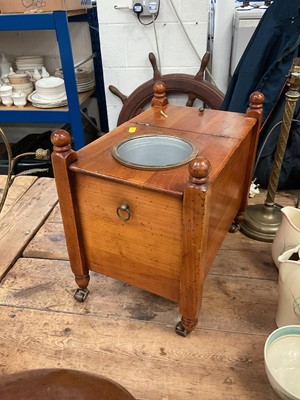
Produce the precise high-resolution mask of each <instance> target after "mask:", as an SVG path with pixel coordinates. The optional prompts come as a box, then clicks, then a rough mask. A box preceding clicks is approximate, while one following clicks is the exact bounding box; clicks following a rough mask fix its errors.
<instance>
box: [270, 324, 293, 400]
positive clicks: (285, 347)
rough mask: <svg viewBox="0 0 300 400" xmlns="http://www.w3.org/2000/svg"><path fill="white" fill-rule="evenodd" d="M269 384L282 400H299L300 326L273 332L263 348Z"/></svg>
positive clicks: (290, 326)
mask: <svg viewBox="0 0 300 400" xmlns="http://www.w3.org/2000/svg"><path fill="white" fill-rule="evenodd" d="M264 359H265V369H266V373H267V376H268V379H269V382H270V384H271V386H272V387H273V389H274V390H275V391H276V392H277V394H278V395H279V396H280V397H281V398H282V399H284V400H300V325H287V326H283V327H281V328H278V329H276V330H275V331H273V332H272V333H271V334H270V335H269V337H268V339H267V340H266V343H265V347H264Z"/></svg>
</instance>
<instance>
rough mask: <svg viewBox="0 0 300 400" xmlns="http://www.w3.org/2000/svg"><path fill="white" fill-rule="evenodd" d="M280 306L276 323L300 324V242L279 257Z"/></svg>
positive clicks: (279, 325)
mask: <svg viewBox="0 0 300 400" xmlns="http://www.w3.org/2000/svg"><path fill="white" fill-rule="evenodd" d="M278 261H279V279H278V306H277V313H276V324H277V326H278V327H281V326H285V325H300V244H299V245H297V246H296V247H294V248H292V249H289V250H287V251H285V252H284V253H283V254H282V255H281V256H279V257H278Z"/></svg>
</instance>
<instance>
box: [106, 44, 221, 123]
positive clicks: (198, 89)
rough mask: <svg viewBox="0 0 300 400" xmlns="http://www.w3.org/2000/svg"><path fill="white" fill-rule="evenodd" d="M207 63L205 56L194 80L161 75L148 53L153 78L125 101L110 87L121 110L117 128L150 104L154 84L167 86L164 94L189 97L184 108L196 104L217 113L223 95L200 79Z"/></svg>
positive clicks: (152, 57) (172, 75) (184, 75)
mask: <svg viewBox="0 0 300 400" xmlns="http://www.w3.org/2000/svg"><path fill="white" fill-rule="evenodd" d="M209 59H210V53H208V52H206V53H205V54H204V56H203V58H202V62H201V65H200V69H199V71H198V72H197V74H196V75H195V76H193V75H189V74H167V75H161V73H160V72H159V69H158V67H157V62H156V58H155V55H154V54H153V53H149V60H150V63H151V65H152V68H153V78H152V79H150V80H149V81H147V82H145V83H143V84H142V85H140V86H139V87H137V88H136V89H135V90H134V91H133V92H132V93H131V94H130V95H129V96H128V97H127V96H125V95H124V94H122V93H121V92H120V91H119V90H118V89H117V88H116V87H115V86H113V85H110V86H109V90H110V91H111V92H112V93H113V94H115V95H116V96H118V97H119V98H120V99H121V101H122V103H123V107H122V109H121V111H120V114H119V118H118V122H117V124H118V125H121V124H122V123H123V122H125V121H128V120H129V119H130V118H133V117H135V116H136V115H138V114H140V113H141V112H142V111H143V110H144V107H146V105H147V104H149V103H150V102H151V99H152V97H153V86H154V83H155V82H157V81H162V82H163V83H164V84H165V85H166V92H167V94H168V95H169V94H186V95H187V96H188V99H187V102H186V104H185V105H186V106H188V107H193V105H194V103H195V100H196V99H199V100H201V101H202V102H203V106H204V107H206V108H211V109H219V108H220V106H221V104H222V101H223V99H224V94H223V93H222V92H221V91H220V90H219V89H217V88H216V87H215V86H214V85H212V84H211V83H210V82H208V81H206V80H205V79H203V77H204V71H205V68H206V67H207V64H208V62H209Z"/></svg>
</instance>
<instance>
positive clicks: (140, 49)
mask: <svg viewBox="0 0 300 400" xmlns="http://www.w3.org/2000/svg"><path fill="white" fill-rule="evenodd" d="M160 3H161V4H160V12H159V16H158V18H157V20H156V21H155V28H156V33H157V45H158V51H157V46H156V40H155V30H154V26H153V24H152V25H149V26H143V25H141V24H140V23H139V22H138V19H137V17H136V15H135V14H134V13H133V11H132V10H130V9H116V8H115V6H116V5H117V6H120V7H127V6H128V7H131V6H132V1H131V0H114V1H112V0H100V1H98V3H97V8H98V19H99V25H100V41H101V52H102V63H103V70H104V71H103V72H104V81H105V91H106V101H107V111H108V119H109V127H110V129H113V128H114V127H115V126H116V123H117V119H118V115H119V113H120V110H121V108H122V102H121V100H120V99H119V98H118V97H116V96H115V95H113V94H112V93H111V92H110V91H109V90H108V86H109V85H114V86H116V87H117V88H118V89H119V90H120V91H121V92H122V93H123V94H124V95H126V96H129V95H130V94H131V92H132V91H133V90H134V89H135V88H136V87H138V86H139V85H140V84H142V83H143V82H145V81H147V80H149V79H151V78H152V77H153V70H152V67H151V64H150V62H149V59H148V54H149V53H150V52H153V53H154V54H155V55H156V57H157V58H158V52H159V55H160V60H161V73H162V74H168V73H176V72H177V73H187V74H192V75H195V74H196V72H197V71H198V70H199V66H200V61H199V57H201V58H202V56H203V55H204V53H205V51H206V47H207V29H208V0H161V1H160ZM172 3H173V5H174V7H175V10H176V12H177V14H178V16H179V18H180V20H181V21H182V24H183V26H184V28H185V30H186V32H187V35H188V37H189V38H190V40H191V42H192V44H193V46H194V48H195V49H196V52H197V54H196V53H195V51H194V49H193V47H192V45H191V44H190V43H189V40H188V38H187V36H186V34H185V33H184V30H183V28H182V26H181V24H180V22H179V20H178V18H177V15H176V12H175V11H174V8H173V7H172ZM142 21H145V22H149V21H151V18H150V19H149V18H147V19H144V18H143V19H142Z"/></svg>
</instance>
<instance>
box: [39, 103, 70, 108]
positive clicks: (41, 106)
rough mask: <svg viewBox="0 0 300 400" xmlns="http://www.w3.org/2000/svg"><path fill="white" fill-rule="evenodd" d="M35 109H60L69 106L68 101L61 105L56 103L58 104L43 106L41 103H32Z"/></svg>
mask: <svg viewBox="0 0 300 400" xmlns="http://www.w3.org/2000/svg"><path fill="white" fill-rule="evenodd" d="M32 105H33V107H36V108H58V107H64V106H66V105H68V102H67V101H62V102H60V103H56V104H52V103H51V104H41V103H32Z"/></svg>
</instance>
